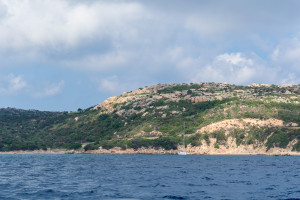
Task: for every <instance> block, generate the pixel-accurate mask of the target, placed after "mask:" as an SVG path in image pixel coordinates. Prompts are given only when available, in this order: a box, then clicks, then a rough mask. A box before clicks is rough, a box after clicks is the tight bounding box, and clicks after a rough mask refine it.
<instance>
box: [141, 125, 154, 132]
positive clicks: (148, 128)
mask: <svg viewBox="0 0 300 200" xmlns="http://www.w3.org/2000/svg"><path fill="white" fill-rule="evenodd" d="M143 131H145V132H146V133H149V132H151V131H153V127H152V126H145V127H144V128H143Z"/></svg>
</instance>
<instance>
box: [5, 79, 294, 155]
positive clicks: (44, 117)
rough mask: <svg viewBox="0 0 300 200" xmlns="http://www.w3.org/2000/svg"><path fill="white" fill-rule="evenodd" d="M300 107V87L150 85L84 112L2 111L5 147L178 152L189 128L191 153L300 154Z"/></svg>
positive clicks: (206, 84) (189, 148) (204, 84)
mask: <svg viewBox="0 0 300 200" xmlns="http://www.w3.org/2000/svg"><path fill="white" fill-rule="evenodd" d="M299 102H300V85H266V84H262V85H258V84H252V85H250V86H236V85H230V84H220V83H194V84H159V85H154V86H147V87H145V88H140V89H139V90H137V91H133V92H125V93H123V94H122V95H120V96H117V97H111V98H109V99H107V100H106V101H104V102H103V103H101V104H99V105H96V106H94V107H91V108H88V109H85V110H79V111H77V112H63V113H52V112H41V111H24V110H18V109H1V110H0V123H1V132H0V150H1V151H12V150H36V149H47V148H51V149H58V148H64V149H79V150H80V152H86V153H97V152H98V153H105V152H107V153H111V152H119V153H136V152H137V153H176V152H177V151H178V150H177V149H178V148H182V147H181V145H180V144H181V141H182V133H183V130H184V129H185V132H186V138H187V139H186V145H187V147H188V148H187V149H188V151H189V152H190V153H195V154H222V153H231V154H250V153H254V154H264V153H272V152H299V151H300V142H299V139H300V129H299V124H300V103H299ZM184 123H185V128H184V127H183V124H184ZM92 150H93V151H92Z"/></svg>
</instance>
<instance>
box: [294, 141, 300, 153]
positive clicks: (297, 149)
mask: <svg viewBox="0 0 300 200" xmlns="http://www.w3.org/2000/svg"><path fill="white" fill-rule="evenodd" d="M293 151H300V141H298V142H297V143H296V144H295V145H294V146H293Z"/></svg>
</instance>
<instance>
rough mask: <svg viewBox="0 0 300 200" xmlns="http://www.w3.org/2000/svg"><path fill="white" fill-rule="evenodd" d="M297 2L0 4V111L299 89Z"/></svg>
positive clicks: (55, 0) (66, 0) (59, 0)
mask: <svg viewBox="0 0 300 200" xmlns="http://www.w3.org/2000/svg"><path fill="white" fill-rule="evenodd" d="M299 8H300V1H296V0H295V1H293V0H286V1H279V0H264V1H261V0H248V1H247V0H245V1H240V0H227V1H226V0H224V1H219V0H215V1H214V0H209V1H208V0H197V1H193V0H191V1H179V0H164V1H161V0H156V1H153V0H151V1H150V0H149V1H134V0H132V1H130V0H128V1H114V0H107V1H96V0H95V1H93V0H89V1H87V0H42V1H41V0H0V60H1V62H0V107H16V108H23V109H39V110H51V111H63V110H77V109H78V108H88V107H90V106H93V105H96V104H98V103H101V102H103V101H104V100H105V99H106V98H108V97H110V96H116V95H120V94H121V93H122V92H124V91H131V90H136V89H138V88H140V87H144V86H147V85H153V84H158V83H191V82H228V83H232V84H241V85H248V84H252V83H270V84H299V83H300V66H299V64H300V13H299Z"/></svg>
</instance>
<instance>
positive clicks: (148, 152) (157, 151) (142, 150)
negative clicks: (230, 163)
mask: <svg viewBox="0 0 300 200" xmlns="http://www.w3.org/2000/svg"><path fill="white" fill-rule="evenodd" d="M218 150H219V149H217V150H216V151H211V152H210V151H208V152H203V151H193V149H187V154H188V155H266V156H300V152H297V151H290V150H286V149H279V150H278V149H275V148H274V149H271V150H269V151H268V152H262V151H248V152H247V151H236V150H230V151H228V150H227V151H218ZM179 151H180V149H178V150H165V149H152V148H149V149H146V148H140V149H137V150H134V149H126V150H122V149H120V148H113V149H109V150H107V149H99V150H88V151H84V150H66V149H48V150H33V151H23V150H22V151H21V150H19V151H8V152H0V155H12V154H20V155H21V154H100V155H101V154H108V155H138V154H144V155H177V153H178V152H179Z"/></svg>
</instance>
